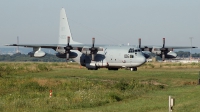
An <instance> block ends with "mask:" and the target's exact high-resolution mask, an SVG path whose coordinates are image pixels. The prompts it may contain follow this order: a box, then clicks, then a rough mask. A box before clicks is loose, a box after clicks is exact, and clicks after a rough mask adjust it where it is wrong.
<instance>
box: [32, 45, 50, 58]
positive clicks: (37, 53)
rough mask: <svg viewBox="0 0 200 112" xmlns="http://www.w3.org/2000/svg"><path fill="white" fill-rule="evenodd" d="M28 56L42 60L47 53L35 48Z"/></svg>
mask: <svg viewBox="0 0 200 112" xmlns="http://www.w3.org/2000/svg"><path fill="white" fill-rule="evenodd" d="M28 55H30V57H36V58H40V57H44V56H45V55H46V53H45V52H44V51H41V48H40V47H34V48H33V51H32V52H29V53H28Z"/></svg>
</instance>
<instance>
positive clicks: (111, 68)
mask: <svg viewBox="0 0 200 112" xmlns="http://www.w3.org/2000/svg"><path fill="white" fill-rule="evenodd" d="M118 69H119V68H108V70H118Z"/></svg>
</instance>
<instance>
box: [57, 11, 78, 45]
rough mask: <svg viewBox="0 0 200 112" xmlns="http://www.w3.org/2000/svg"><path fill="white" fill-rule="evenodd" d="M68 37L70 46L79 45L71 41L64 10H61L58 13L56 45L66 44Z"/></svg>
mask: <svg viewBox="0 0 200 112" xmlns="http://www.w3.org/2000/svg"><path fill="white" fill-rule="evenodd" d="M68 36H69V37H70V44H79V43H78V42H75V41H73V38H72V36H71V32H70V28H69V24H68V20H67V16H66V13H65V9H64V8H62V9H61V11H60V27H59V39H58V44H67V37H68Z"/></svg>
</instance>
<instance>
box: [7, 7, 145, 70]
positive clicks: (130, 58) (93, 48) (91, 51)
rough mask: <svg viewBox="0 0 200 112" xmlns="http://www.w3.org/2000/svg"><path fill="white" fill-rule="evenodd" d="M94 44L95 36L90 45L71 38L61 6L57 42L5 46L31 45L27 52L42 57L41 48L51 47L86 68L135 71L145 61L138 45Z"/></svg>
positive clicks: (32, 55) (60, 54)
mask: <svg viewBox="0 0 200 112" xmlns="http://www.w3.org/2000/svg"><path fill="white" fill-rule="evenodd" d="M94 44H95V38H92V44H91V45H89V44H82V43H79V42H75V41H74V40H73V38H72V36H71V32H70V28H69V24H68V20H67V16H66V13H65V9H64V8H62V9H61V11H60V28H59V39H58V44H51V45H47V44H42V45H39V44H32V45H30V44H29V45H26V44H8V45H7V46H23V47H32V48H33V51H32V52H30V53H28V54H29V55H30V56H31V57H43V56H45V54H46V53H45V52H43V51H42V50H41V48H52V49H54V50H55V51H57V52H58V53H57V54H56V56H57V57H59V58H66V60H68V59H69V58H73V60H74V61H75V62H78V63H79V64H80V65H81V66H85V67H86V68H87V69H88V70H98V69H99V68H108V70H118V69H119V68H129V69H130V70H131V71H137V67H139V66H141V65H142V64H144V63H145V62H146V58H145V56H144V54H143V53H142V51H141V50H140V48H138V47H134V46H123V45H116V46H109V45H94Z"/></svg>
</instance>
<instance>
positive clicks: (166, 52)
mask: <svg viewBox="0 0 200 112" xmlns="http://www.w3.org/2000/svg"><path fill="white" fill-rule="evenodd" d="M139 48H140V49H141V50H142V51H150V52H152V53H154V54H156V55H158V56H160V57H161V58H162V60H163V61H164V60H165V58H176V57H177V54H176V53H175V52H173V50H174V49H191V48H197V47H194V46H165V38H163V45H162V46H141V39H139Z"/></svg>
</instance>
